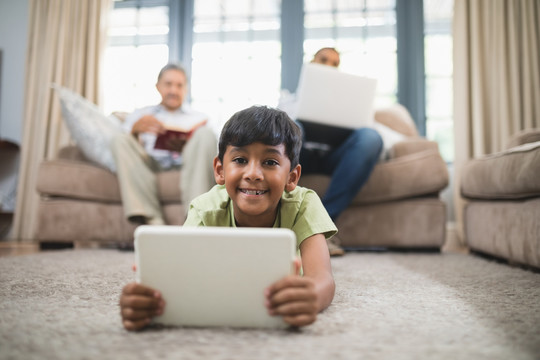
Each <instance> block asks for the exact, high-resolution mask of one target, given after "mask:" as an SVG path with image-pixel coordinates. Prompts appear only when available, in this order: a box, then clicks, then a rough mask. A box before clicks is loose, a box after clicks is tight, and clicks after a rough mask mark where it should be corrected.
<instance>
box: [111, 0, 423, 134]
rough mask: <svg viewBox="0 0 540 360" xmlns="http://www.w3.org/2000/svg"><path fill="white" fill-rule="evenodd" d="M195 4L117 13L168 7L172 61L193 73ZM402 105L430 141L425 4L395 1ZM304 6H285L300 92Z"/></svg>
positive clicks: (289, 83) (291, 83) (287, 74)
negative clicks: (428, 134) (427, 125)
mask: <svg viewBox="0 0 540 360" xmlns="http://www.w3.org/2000/svg"><path fill="white" fill-rule="evenodd" d="M194 1H195V0H123V1H115V2H114V7H115V8H120V7H151V6H163V5H168V6H169V39H168V45H169V59H170V60H171V61H179V62H181V63H182V64H183V65H184V66H185V67H186V70H187V71H188V73H190V72H191V55H192V52H191V51H192V45H193V12H194V6H195V5H194ZM395 10H396V36H397V39H396V41H397V66H398V68H397V74H398V79H397V89H398V90H397V99H398V102H399V103H401V104H402V105H404V106H405V107H406V108H407V109H408V110H409V112H410V114H411V116H412V118H413V119H414V121H415V122H416V126H417V128H418V132H419V133H420V135H422V136H425V135H426V121H427V119H426V100H425V99H426V93H425V92H426V85H425V82H426V79H425V64H424V10H423V0H409V1H406V2H405V1H399V0H396V9H395ZM304 37H305V36H304V0H282V1H281V50H282V57H281V66H282V67H281V68H282V71H281V84H282V85H281V87H282V88H283V89H287V90H289V91H291V92H293V91H295V90H296V85H297V83H298V79H299V77H300V71H301V68H302V63H303V57H304V54H303V42H304Z"/></svg>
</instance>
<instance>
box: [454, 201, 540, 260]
mask: <svg viewBox="0 0 540 360" xmlns="http://www.w3.org/2000/svg"><path fill="white" fill-rule="evenodd" d="M464 215H465V216H464V219H465V239H466V241H467V245H468V246H469V247H470V248H471V249H472V250H475V251H480V252H483V253H487V254H491V255H494V256H497V257H501V258H504V259H508V260H510V261H512V262H517V263H520V264H526V265H530V266H534V267H536V268H538V269H540V237H539V236H538V234H540V222H539V221H538V219H540V198H534V199H525V200H499V201H485V200H484V201H482V200H479V201H478V200H477V201H471V202H468V203H467V205H466V206H465V214H464Z"/></svg>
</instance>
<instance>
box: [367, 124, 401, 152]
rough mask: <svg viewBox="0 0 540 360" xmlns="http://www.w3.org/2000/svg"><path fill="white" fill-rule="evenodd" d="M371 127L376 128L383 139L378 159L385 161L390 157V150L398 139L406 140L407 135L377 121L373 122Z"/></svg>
mask: <svg viewBox="0 0 540 360" xmlns="http://www.w3.org/2000/svg"><path fill="white" fill-rule="evenodd" d="M373 127H374V128H375V130H377V132H378V133H379V135H381V138H382V141H383V150H382V151H381V156H380V157H379V161H386V160H388V159H390V150H391V149H392V146H394V144H396V143H398V142H400V141H404V140H406V139H407V136H406V135H404V134H402V133H399V132H397V131H395V130H394V129H391V128H389V127H388V126H386V125H384V124H381V123H380V122H377V121H375V122H374V123H373Z"/></svg>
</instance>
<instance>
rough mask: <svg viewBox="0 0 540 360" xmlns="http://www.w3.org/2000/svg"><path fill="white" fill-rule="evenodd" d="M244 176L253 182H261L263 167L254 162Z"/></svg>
mask: <svg viewBox="0 0 540 360" xmlns="http://www.w3.org/2000/svg"><path fill="white" fill-rule="evenodd" d="M244 176H245V177H246V179H249V180H252V181H253V180H261V179H262V171H261V167H260V166H259V165H258V164H255V163H254V162H252V163H251V164H249V165H248V166H247V168H246V172H245V173H244Z"/></svg>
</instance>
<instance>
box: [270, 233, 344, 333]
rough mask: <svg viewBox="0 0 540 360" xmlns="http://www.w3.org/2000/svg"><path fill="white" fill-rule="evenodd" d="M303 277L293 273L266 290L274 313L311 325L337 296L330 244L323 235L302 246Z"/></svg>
mask: <svg viewBox="0 0 540 360" xmlns="http://www.w3.org/2000/svg"><path fill="white" fill-rule="evenodd" d="M300 252H301V254H302V266H303V270H304V276H303V277H301V276H299V275H291V276H287V277H285V278H283V279H281V280H278V281H277V282H275V283H274V284H272V285H271V286H270V287H269V288H268V289H267V291H266V297H267V302H266V306H267V308H268V311H269V313H270V314H271V315H280V316H282V317H283V319H284V320H285V322H286V323H288V324H290V325H293V326H305V325H309V324H311V323H313V322H315V320H316V319H317V314H318V313H319V312H320V311H322V310H324V309H325V308H327V307H328V306H329V305H330V303H331V302H332V299H333V298H334V291H335V283H334V278H333V276H332V268H331V265H330V256H329V253H328V246H327V245H326V240H325V237H324V235H323V234H316V235H313V236H311V237H309V238H307V239H305V240H304V241H303V242H302V244H301V245H300Z"/></svg>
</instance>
